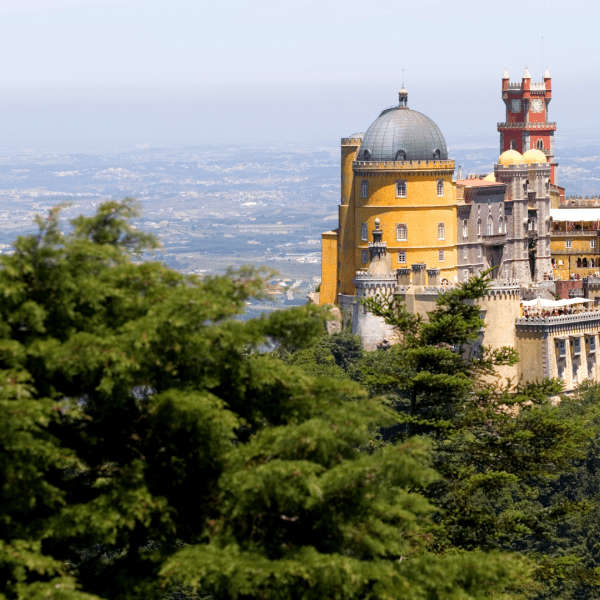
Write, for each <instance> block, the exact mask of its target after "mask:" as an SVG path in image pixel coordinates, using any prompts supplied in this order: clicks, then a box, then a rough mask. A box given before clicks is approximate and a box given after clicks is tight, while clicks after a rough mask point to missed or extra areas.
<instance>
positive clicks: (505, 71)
mask: <svg viewBox="0 0 600 600" xmlns="http://www.w3.org/2000/svg"><path fill="white" fill-rule="evenodd" d="M502 79H509V77H508V69H507V68H506V67H504V75H502Z"/></svg>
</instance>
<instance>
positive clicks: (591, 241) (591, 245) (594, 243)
mask: <svg viewBox="0 0 600 600" xmlns="http://www.w3.org/2000/svg"><path fill="white" fill-rule="evenodd" d="M595 247H596V240H590V248H595Z"/></svg>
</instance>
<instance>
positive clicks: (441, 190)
mask: <svg viewBox="0 0 600 600" xmlns="http://www.w3.org/2000/svg"><path fill="white" fill-rule="evenodd" d="M437 195H438V196H443V195H444V180H443V179H438V182H437Z"/></svg>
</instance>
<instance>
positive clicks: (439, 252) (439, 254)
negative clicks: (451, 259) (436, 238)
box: [438, 250, 444, 262]
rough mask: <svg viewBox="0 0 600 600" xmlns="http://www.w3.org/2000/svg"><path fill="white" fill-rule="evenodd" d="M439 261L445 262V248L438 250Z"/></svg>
mask: <svg viewBox="0 0 600 600" xmlns="http://www.w3.org/2000/svg"><path fill="white" fill-rule="evenodd" d="M438 261H439V262H444V251H443V250H438Z"/></svg>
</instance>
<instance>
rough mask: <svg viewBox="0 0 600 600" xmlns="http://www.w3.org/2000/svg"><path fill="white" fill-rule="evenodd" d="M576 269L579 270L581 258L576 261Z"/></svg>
mask: <svg viewBox="0 0 600 600" xmlns="http://www.w3.org/2000/svg"><path fill="white" fill-rule="evenodd" d="M577 268H578V269H581V258H578V259H577Z"/></svg>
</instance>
